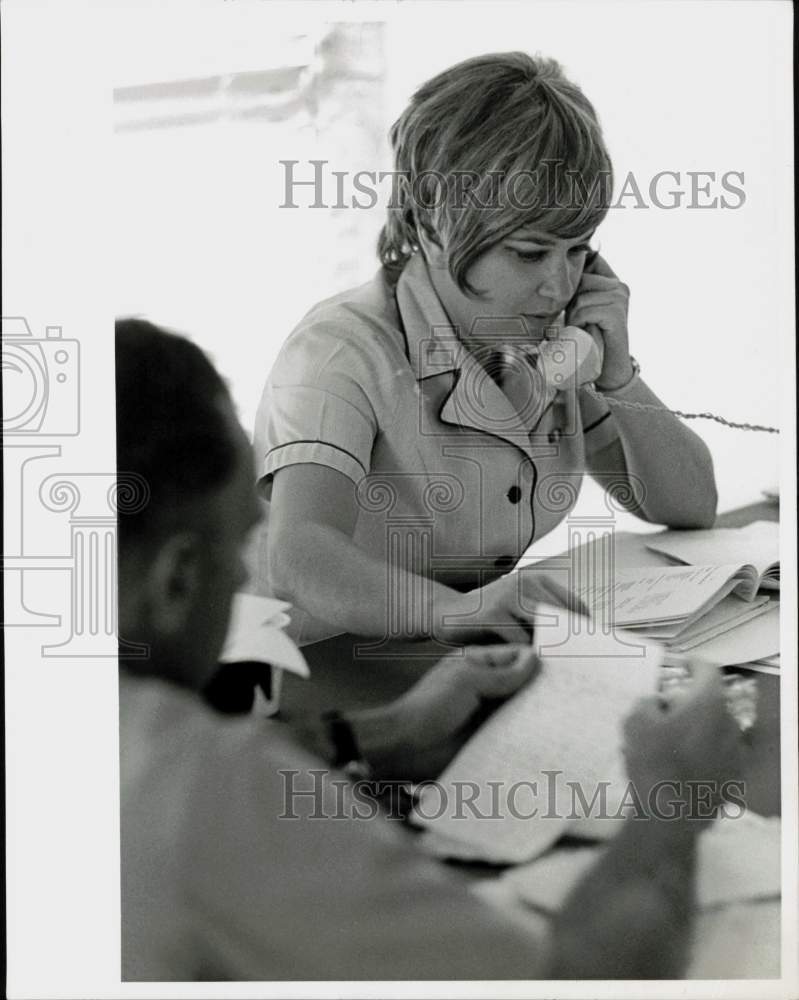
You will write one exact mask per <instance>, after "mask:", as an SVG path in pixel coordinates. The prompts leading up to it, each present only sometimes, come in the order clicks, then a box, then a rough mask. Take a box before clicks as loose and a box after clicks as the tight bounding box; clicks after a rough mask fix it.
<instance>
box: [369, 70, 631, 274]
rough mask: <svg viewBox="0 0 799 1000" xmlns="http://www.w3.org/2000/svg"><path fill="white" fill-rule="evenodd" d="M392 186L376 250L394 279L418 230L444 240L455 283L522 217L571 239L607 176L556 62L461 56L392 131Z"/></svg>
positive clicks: (597, 211)
mask: <svg viewBox="0 0 799 1000" xmlns="http://www.w3.org/2000/svg"><path fill="white" fill-rule="evenodd" d="M390 138H391V144H392V148H393V150H394V156H395V168H396V171H397V177H396V180H397V183H396V185H395V191H394V194H393V196H392V202H391V204H390V206H389V212H388V221H387V222H386V225H385V226H384V227H383V230H382V232H381V234H380V238H379V241H378V254H379V256H380V260H381V261H382V263H383V265H384V267H385V268H386V270H387V272H388V275H389V277H390V278H392V279H393V280H396V278H397V277H398V275H399V273H400V272H401V271H402V268H403V267H404V266H405V264H406V263H407V261H408V260H409V259H410V257H411V255H412V254H413V253H415V252H416V251H418V249H419V231H420V230H421V231H422V232H423V233H425V234H426V235H427V236H428V237H429V238H430V239H431V240H433V241H434V242H436V243H438V244H439V245H442V244H443V245H444V246H445V247H446V248H447V250H448V252H449V262H448V263H449V270H450V273H451V274H452V277H453V279H454V280H455V281H456V283H457V284H458V286H459V287H460V288H461V289H462V290H463V291H467V292H471V293H472V294H479V291H478V290H477V289H474V288H472V287H471V286H470V285H469V283H468V281H467V280H466V273H467V271H468V270H469V267H470V266H471V265H472V264H473V263H474V261H475V260H476V258H477V257H478V256H479V255H480V254H481V253H484V252H485V251H486V250H489V249H490V248H491V247H492V246H494V245H495V244H497V243H498V242H500V241H501V240H503V239H505V238H506V237H507V236H508V235H509V234H510V233H512V232H513V231H514V230H516V229H518V228H519V227H520V226H523V225H534V226H535V227H536V228H537V229H539V230H541V231H542V232H546V233H549V234H552V235H555V236H558V237H560V238H564V239H573V238H575V237H578V236H581V235H582V234H583V233H587V232H589V231H591V230H593V229H595V228H596V227H597V226H598V225H599V223H600V222H601V221H602V220H603V219H604V217H605V215H606V214H607V210H608V207H609V205H610V199H611V194H612V188H613V173H612V165H611V161H610V156H609V155H608V152H607V149H606V148H605V144H604V141H603V138H602V132H601V129H600V126H599V122H598V120H597V116H596V112H595V111H594V108H593V105H592V104H591V103H590V101H588V99H587V98H586V97H585V95H584V94H583V93H582V91H581V90H580V88H579V87H577V86H576V85H575V84H573V83H571V82H570V81H569V80H567V79H566V77H565V76H564V75H563V72H562V70H561V68H560V66H559V65H558V63H556V62H555V61H554V60H552V59H544V58H541V57H537V58H533V57H531V56H529V55H527V54H526V53H523V52H509V53H499V54H494V55H485V56H478V57H476V58H474V59H467V60H466V61H465V62H461V63H458V64H457V65H456V66H453V67H451V68H450V69H448V70H445V71H444V72H443V73H440V74H439V75H438V76H435V77H433V79H432V80H428V82H427V83H425V84H423V86H421V87H420V88H419V90H417V91H416V93H415V94H414V95H413V97H412V99H411V102H410V104H409V105H408V107H407V108H406V109H405V111H404V112H403V113H402V115H401V116H400V117H399V119H398V120H397V121H396V122H395V123H394V125H393V126H392V128H391V132H390Z"/></svg>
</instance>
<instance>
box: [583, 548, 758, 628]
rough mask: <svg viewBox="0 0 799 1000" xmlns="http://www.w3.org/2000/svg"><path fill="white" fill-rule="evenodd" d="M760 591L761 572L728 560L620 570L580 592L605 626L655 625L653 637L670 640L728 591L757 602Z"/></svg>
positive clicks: (696, 620)
mask: <svg viewBox="0 0 799 1000" xmlns="http://www.w3.org/2000/svg"><path fill="white" fill-rule="evenodd" d="M757 590H758V573H757V570H756V569H755V568H754V567H753V566H751V565H748V564H747V565H740V564H735V563H730V564H727V565H722V566H708V565H703V566H663V567H659V568H639V569H618V570H614V571H613V572H612V573H610V574H608V578H607V579H606V580H601V579H599V580H598V579H594V580H590V581H588V582H587V583H582V584H581V585H580V586H579V588H578V590H577V593H578V594H579V596H580V597H581V598H582V599H583V601H585V603H586V604H587V605H588V607H589V609H590V612H591V617H592V618H594V619H595V620H598V621H599V622H601V623H602V624H603V625H606V626H608V627H610V628H616V627H622V628H631V629H636V630H639V631H641V632H643V633H644V634H649V630H650V629H653V630H654V631H653V637H654V638H660V639H672V638H675V637H677V636H678V635H680V633H682V632H683V631H684V630H685V629H688V628H690V627H691V626H693V625H694V624H695V623H697V622H698V621H699V620H700V619H701V618H702V617H703V616H705V615H706V614H707V613H708V612H709V611H710V610H711V609H712V608H715V607H716V606H717V605H718V604H719V603H720V602H721V601H723V600H724V598H726V597H727V596H728V595H732V594H734V595H736V596H737V597H738V598H741V599H742V600H743V601H745V602H754V601H755V598H756V596H757ZM760 603H761V604H762V603H763V602H762V601H761V602H760ZM728 607H729V606H728Z"/></svg>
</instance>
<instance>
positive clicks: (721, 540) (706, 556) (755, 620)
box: [646, 521, 780, 673]
mask: <svg viewBox="0 0 799 1000" xmlns="http://www.w3.org/2000/svg"><path fill="white" fill-rule="evenodd" d="M646 544H647V548H649V549H650V550H651V551H653V552H657V553H660V554H662V555H666V556H668V557H669V558H671V559H675V560H678V561H679V562H681V563H686V564H690V565H692V566H694V567H695V568H697V569H699V567H698V566H697V564H702V565H704V564H706V563H709V562H711V561H719V562H723V563H729V562H732V560H738V559H741V560H743V561H745V563H746V564H747V567H746V568H747V569H749V570H751V573H750V578H749V582H748V584H747V585H745V586H742V587H738V588H737V589H736V591H735V594H737V595H738V596H735V595H734V594H731V595H730V596H728V597H725V598H724V600H722V601H721V602H720V603H719V604H717V605H716V606H715V607H714V608H712V610H710V611H708V612H705V613H704V614H702V615H701V616H700V618H699V619H695V620H694V623H693V624H692V625H689V626H688V627H687V628H686V627H683V628H681V629H677V630H676V631H674V630H673V631H669V629H668V627H667V626H660V627H657V628H655V629H647V630H646V634H647V635H651V636H652V637H653V638H654V637H657V638H660V639H661V640H662V641H663V642H666V643H667V644H668V645H670V646H672V647H673V648H675V649H678V650H681V651H683V652H687V651H689V650H692V651H694V652H696V653H697V655H700V656H701V657H702V658H703V659H706V660H709V661H710V662H712V663H718V664H719V665H723V666H736V665H739V664H747V665H748V664H753V665H754V667H753V669H759V670H761V671H762V672H763V673H778V672H779V649H780V636H779V632H780V625H779V604H778V602H776V601H771V602H769V600H768V598H767V597H766V596H765V595H762V594H761V595H759V596H756V593H757V590H759V589H763V590H770V591H777V590H779V586H780V561H779V555H780V554H779V524H778V523H776V522H774V521H755V522H754V523H753V524H749V525H747V526H746V527H744V528H732V529H724V528H722V529H718V528H713V529H710V530H707V531H667V532H664V533H663V534H660V535H655V536H652V537H650V538H649V539H647V543H646ZM743 598H745V599H746V601H748V602H749V603H748V604H747V603H746V601H744V600H743ZM775 657H776V658H775Z"/></svg>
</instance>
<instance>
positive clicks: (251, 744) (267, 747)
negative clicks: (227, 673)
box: [119, 672, 315, 805]
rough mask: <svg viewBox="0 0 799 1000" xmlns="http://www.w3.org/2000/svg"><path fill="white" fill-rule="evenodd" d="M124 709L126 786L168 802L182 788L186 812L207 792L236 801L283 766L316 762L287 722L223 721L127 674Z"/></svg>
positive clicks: (180, 694)
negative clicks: (239, 792)
mask: <svg viewBox="0 0 799 1000" xmlns="http://www.w3.org/2000/svg"><path fill="white" fill-rule="evenodd" d="M119 703H120V704H119V709H120V751H121V761H120V764H121V775H120V781H121V785H122V788H123V792H124V791H125V790H127V791H128V792H129V793H130V794H131V795H146V796H149V795H154V796H156V797H159V796H161V795H162V794H163V795H164V796H165V797H167V798H168V797H169V794H170V787H171V789H172V791H174V789H175V788H176V787H178V786H180V787H181V788H182V791H183V795H184V796H185V797H184V800H183V804H184V805H185V804H186V800H187V799H189V798H191V797H192V795H193V794H195V793H196V792H199V790H200V788H201V787H202V788H206V789H207V788H208V787H209V786H216V790H217V794H218V792H219V789H220V788H227V789H228V791H229V792H231V793H233V794H235V791H236V785H237V784H238V785H239V786H240V784H241V782H242V780H244V781H245V783H247V782H249V781H250V780H254V781H257V782H261V783H263V782H266V783H267V784H268V783H269V782H270V780H271V781H274V780H276V775H277V771H278V769H279V768H281V767H290V766H297V767H307V766H313V764H314V763H315V762H314V760H313V758H309V756H308V755H307V754H306V753H305V752H304V751H303V749H302V748H301V747H300V746H299V744H297V743H296V741H295V740H293V739H292V738H291V736H290V734H288V733H287V732H284V730H285V726H283V725H282V724H281V723H279V722H276V721H273V720H270V719H262V718H257V717H255V716H251V715H248V716H230V715H224V714H222V713H219V712H217V711H215V710H214V709H212V708H211V707H210V706H208V705H206V704H205V702H204V701H203V700H202V699H201V698H200V696H199V695H197V694H195V693H193V692H191V691H188V690H184V689H182V688H180V687H178V686H177V685H174V684H171V683H169V682H166V681H162V680H159V679H154V678H144V677H143V678H137V677H131V676H127V675H125V674H124V672H121V676H120V692H119ZM233 777H235V779H236V780H235V781H233V782H231V778H233ZM193 789H194V792H193V791H192V790H193ZM203 797H204V796H203Z"/></svg>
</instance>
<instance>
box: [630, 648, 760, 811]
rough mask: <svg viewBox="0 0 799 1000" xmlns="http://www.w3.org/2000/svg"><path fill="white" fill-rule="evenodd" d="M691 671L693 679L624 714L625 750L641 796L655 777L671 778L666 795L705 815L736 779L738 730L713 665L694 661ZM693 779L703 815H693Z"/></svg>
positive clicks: (739, 765) (719, 800)
mask: <svg viewBox="0 0 799 1000" xmlns="http://www.w3.org/2000/svg"><path fill="white" fill-rule="evenodd" d="M691 671H692V680H691V681H690V682H688V683H687V684H686V685H685V686H684V687H682V688H679V689H677V691H675V692H674V693H673V694H671V695H669V697H668V699H657V698H648V699H646V700H644V701H642V702H640V703H639V705H638V706H637V707H636V708H635V709H634V710H633V712H632V713H631V714H630V715H629V716H628V717H627V719H626V720H625V723H624V738H625V749H624V755H625V759H626V761H627V773H628V775H629V777H630V780H631V781H632V783H633V784H634V785H635V788H636V790H637V791H638V793H639V795H640V796H641V798H642V799H643V800H645V798H646V796H648V794H649V790H650V789H652V788H653V787H654V786H655V785H657V784H658V783H659V782H670V783H674V787H670V788H669V790H668V797H669V798H670V799H671V800H675V799H679V800H681V801H682V802H683V803H685V804H686V805H687V806H688V808H689V810H690V812H691V813H692V818H694V819H710V818H712V813H713V811H714V807H715V806H718V805H719V804H720V802H721V801H722V799H723V795H724V786H725V784H726V783H727V782H730V781H736V782H737V781H739V780H740V778H741V733H740V730H739V729H738V726H737V725H736V723H735V721H734V719H733V718H732V716H731V715H730V712H729V710H728V709H727V706H726V703H725V700H724V686H723V683H722V679H721V674H720V672H719V669H718V667H716V666H713V665H711V664H702V663H694V664H692V665H691ZM697 784H701V785H702V786H703V787H704V788H706V789H707V791H706V793H705V795H704V800H705V804H704V806H703V807H702V815H694V814H695V813H696V809H695V806H696V804H697V799H696V786H697ZM692 785H693V786H694V790H693V792H692V790H691V786H692ZM708 802H710V803H711V805H708Z"/></svg>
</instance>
